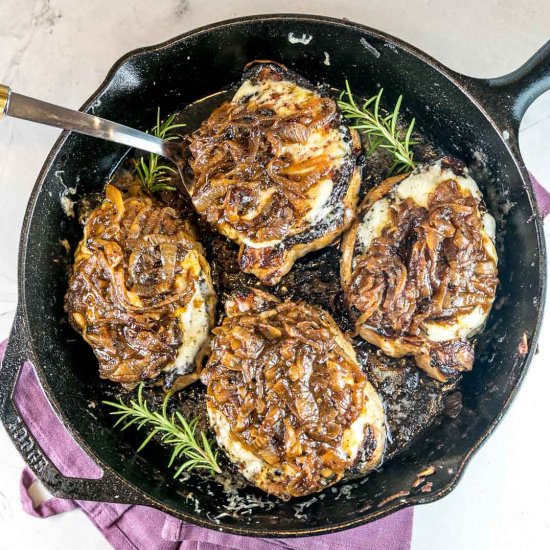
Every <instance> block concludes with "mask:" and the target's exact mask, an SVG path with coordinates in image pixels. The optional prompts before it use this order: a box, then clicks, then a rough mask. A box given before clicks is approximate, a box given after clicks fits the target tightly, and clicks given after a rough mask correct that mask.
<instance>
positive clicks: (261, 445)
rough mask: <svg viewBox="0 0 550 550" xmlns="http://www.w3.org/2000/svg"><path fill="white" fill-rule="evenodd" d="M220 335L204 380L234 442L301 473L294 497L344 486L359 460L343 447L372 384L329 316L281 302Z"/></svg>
mask: <svg viewBox="0 0 550 550" xmlns="http://www.w3.org/2000/svg"><path fill="white" fill-rule="evenodd" d="M331 323H332V324H331ZM214 334H215V337H214V340H213V343H212V354H211V356H210V359H209V362H208V364H207V366H206V368H205V369H204V370H203V374H202V380H203V382H205V383H206V384H207V385H208V399H209V402H210V405H209V406H214V407H215V408H216V409H217V410H218V411H220V412H222V413H223V415H224V416H225V418H226V419H227V421H228V422H229V425H230V426H231V428H232V431H233V436H234V437H236V438H238V440H239V442H240V443H241V444H242V445H244V446H245V447H246V448H248V449H251V450H252V451H253V452H254V453H255V454H256V455H258V456H261V457H262V458H263V459H264V460H265V461H266V462H268V464H282V465H284V467H285V468H291V469H295V470H296V472H297V474H296V476H293V477H292V480H291V481H289V485H288V486H285V488H284V493H285V494H286V495H300V494H308V493H310V492H313V491H316V490H320V489H321V488H322V486H323V484H325V485H326V484H327V483H328V482H327V478H328V479H330V480H333V479H339V478H340V477H341V476H342V475H343V473H344V471H345V470H346V469H347V468H349V467H350V465H351V463H352V462H353V460H354V458H353V457H350V456H347V455H346V454H345V453H343V451H342V450H341V446H342V441H343V434H344V431H345V430H346V429H347V428H349V427H350V425H351V424H352V423H353V422H354V421H355V420H356V419H357V418H358V416H359V414H360V413H361V411H362V410H363V406H364V399H365V393H364V392H365V384H367V382H366V377H365V375H364V374H363V373H362V372H361V370H360V368H359V366H358V364H357V362H356V360H355V358H351V357H350V356H349V355H348V352H347V351H345V350H344V348H343V347H341V342H339V340H338V338H342V339H343V338H344V337H343V335H341V333H340V331H339V329H338V328H337V327H336V324H335V323H334V321H333V320H332V319H330V320H329V316H328V314H326V313H324V312H322V311H321V310H319V309H318V308H315V307H313V306H310V305H307V304H305V303H300V304H296V303H292V302H285V303H276V304H273V307H272V308H270V309H267V310H265V311H261V312H255V311H250V312H244V313H241V314H236V315H231V316H229V317H226V318H225V319H224V321H223V323H222V324H221V325H220V326H218V327H217V328H216V329H214ZM338 334H339V335H340V336H339V337H338V336H337V335H338ZM237 354H238V357H237ZM327 468H329V469H330V475H328V476H326V475H323V473H322V472H325V473H326V470H327Z"/></svg>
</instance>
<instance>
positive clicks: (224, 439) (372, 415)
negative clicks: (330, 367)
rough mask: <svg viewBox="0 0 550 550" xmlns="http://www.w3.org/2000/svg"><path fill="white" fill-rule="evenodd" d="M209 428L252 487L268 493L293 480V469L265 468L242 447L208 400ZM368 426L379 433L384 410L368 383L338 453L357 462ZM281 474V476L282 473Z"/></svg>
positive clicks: (268, 465) (287, 467)
mask: <svg viewBox="0 0 550 550" xmlns="http://www.w3.org/2000/svg"><path fill="white" fill-rule="evenodd" d="M207 410H208V416H209V419H210V425H211V426H212V428H213V430H214V433H215V434H216V441H217V442H218V445H219V446H220V447H221V448H222V449H224V450H225V452H226V453H227V455H228V456H229V458H230V460H231V461H232V462H233V463H234V464H235V465H236V466H237V467H238V469H239V472H240V473H241V474H242V475H243V476H244V477H245V478H246V479H248V480H249V481H250V482H251V483H253V484H255V485H257V486H258V487H260V488H262V489H264V490H268V488H269V485H270V484H271V483H273V482H275V483H277V482H283V481H284V477H286V476H289V477H292V475H293V473H294V471H293V467H292V465H290V464H287V463H275V464H268V463H267V462H266V461H265V460H264V459H263V458H261V457H260V456H258V455H256V454H255V453H254V452H252V451H251V450H250V449H248V448H247V447H245V446H244V445H243V444H242V443H241V442H240V441H239V440H238V439H237V438H236V437H235V436H234V435H233V433H232V431H231V426H230V424H229V422H228V420H227V418H226V417H225V415H224V414H223V413H222V412H221V411H220V410H219V409H217V408H216V407H214V406H213V404H212V402H211V401H210V400H209V401H208V403H207ZM368 425H370V426H374V427H376V428H378V429H381V428H382V427H383V426H384V408H383V406H382V402H381V401H380V398H379V397H378V394H377V393H376V392H375V391H374V389H373V388H372V386H371V385H370V383H367V384H366V385H365V404H364V406H363V409H362V410H361V413H360V414H359V416H358V417H357V418H356V419H355V421H354V422H353V423H352V424H351V426H349V427H348V428H346V429H345V430H344V433H343V434H342V442H341V444H340V449H341V450H342V452H344V453H345V454H346V455H347V456H348V457H349V458H350V459H351V460H352V461H353V460H355V459H356V458H357V456H358V455H359V452H360V450H361V448H362V446H363V443H364V440H365V428H366V427H367V426H368ZM281 472H282V473H281Z"/></svg>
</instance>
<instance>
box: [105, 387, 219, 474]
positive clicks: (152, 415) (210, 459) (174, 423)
mask: <svg viewBox="0 0 550 550" xmlns="http://www.w3.org/2000/svg"><path fill="white" fill-rule="evenodd" d="M169 399H170V394H168V395H167V396H166V398H165V399H164V401H163V403H162V409H161V411H160V412H158V411H151V410H150V409H149V407H148V405H147V402H146V401H145V399H144V397H143V383H142V384H140V385H139V387H138V393H137V400H134V399H132V400H131V401H130V405H126V404H124V403H123V402H122V401H120V400H119V402H118V403H115V402H112V401H103V403H104V404H105V405H109V406H110V407H113V409H115V410H113V411H111V413H110V414H111V415H114V416H117V417H118V418H117V421H116V422H115V426H119V425H121V424H123V425H122V428H121V429H122V430H125V429H126V428H129V427H130V426H135V428H136V429H137V430H141V429H142V428H145V429H149V430H150V431H149V433H148V434H147V437H146V438H145V439H144V441H143V443H142V444H141V445H140V446H139V448H138V450H137V452H140V451H141V450H142V449H143V448H144V447H145V446H146V445H147V444H148V443H149V442H150V441H151V439H153V437H154V436H155V435H157V434H159V435H160V436H161V441H162V442H163V443H164V444H165V445H168V446H169V447H172V454H171V457H170V461H169V463H168V466H169V467H172V465H173V464H174V463H175V461H176V460H179V459H180V458H185V459H186V460H185V462H183V464H181V465H180V466H179V467H178V469H177V470H176V473H175V474H174V478H177V477H179V476H180V475H181V474H182V473H183V472H186V471H187V472H188V471H191V470H194V469H200V470H206V471H209V472H210V473H212V474H213V473H221V469H220V466H219V465H218V461H217V458H218V453H217V451H216V452H214V451H213V450H212V444H213V442H212V441H211V440H209V439H208V438H207V437H206V434H205V433H204V432H203V431H202V430H199V429H198V427H197V424H198V421H199V419H198V418H193V419H192V420H190V421H189V422H188V421H187V420H186V419H185V418H184V417H183V416H182V414H181V413H180V412H179V411H176V412H175V414H174V413H172V414H171V415H168V400H169ZM197 432H198V439H197Z"/></svg>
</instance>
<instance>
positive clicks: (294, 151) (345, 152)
mask: <svg viewBox="0 0 550 550" xmlns="http://www.w3.org/2000/svg"><path fill="white" fill-rule="evenodd" d="M318 95H319V94H318V93H317V92H315V91H313V90H308V89H306V88H303V87H301V86H298V85H296V84H295V83H294V82H290V81H287V80H282V81H275V80H263V81H261V82H258V83H256V84H254V83H252V82H251V81H250V80H246V81H245V82H243V83H242V84H241V86H240V87H239V89H238V90H237V92H236V93H235V95H234V96H233V100H232V101H233V102H234V103H245V102H248V101H253V102H255V103H257V104H258V105H266V106H267V105H269V107H270V108H271V109H273V110H274V111H275V112H276V113H277V114H278V115H281V116H288V115H292V114H293V113H296V112H297V111H298V110H300V109H301V106H302V105H303V104H304V103H306V102H307V101H309V100H311V99H313V98H315V97H318ZM344 135H345V129H344V128H329V129H326V128H321V129H317V130H315V131H313V132H310V134H309V136H308V139H307V141H306V143H283V144H282V147H281V155H282V156H286V157H288V158H290V159H291V161H292V162H293V163H302V162H306V161H308V160H312V159H315V158H319V157H321V156H327V157H328V158H330V159H331V163H332V166H333V169H334V170H335V171H337V170H338V169H339V168H340V167H341V166H342V164H343V163H344V162H345V160H346V158H347V157H348V156H349V155H350V153H351V144H350V143H349V142H348V141H345V140H344V139H343V138H344ZM333 188H334V182H333V181H332V180H331V179H328V178H326V179H323V180H320V181H319V182H318V183H317V184H316V185H315V186H314V187H312V188H311V189H310V190H309V191H308V193H307V198H308V202H309V206H310V209H309V211H308V212H307V213H306V215H305V217H304V218H305V220H306V221H307V222H308V223H310V224H312V225H313V224H315V223H316V222H318V221H320V220H323V219H325V218H326V217H327V216H328V215H330V210H331V209H330V205H329V202H330V196H331V194H332V190H333ZM282 240H283V239H278V240H270V241H256V240H252V239H250V238H247V237H242V242H243V243H244V244H246V246H249V247H250V248H271V247H273V246H276V245H277V244H279V243H280V242H282Z"/></svg>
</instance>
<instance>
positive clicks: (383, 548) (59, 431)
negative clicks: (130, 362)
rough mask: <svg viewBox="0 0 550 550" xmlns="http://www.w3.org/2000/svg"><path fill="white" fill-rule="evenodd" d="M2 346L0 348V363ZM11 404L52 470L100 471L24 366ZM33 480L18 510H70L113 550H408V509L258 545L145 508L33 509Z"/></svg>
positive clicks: (56, 503) (43, 513) (47, 504)
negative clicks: (324, 532) (358, 524)
mask: <svg viewBox="0 0 550 550" xmlns="http://www.w3.org/2000/svg"><path fill="white" fill-rule="evenodd" d="M5 348H6V342H4V343H2V344H0V360H1V358H2V357H3V355H4V351H5ZM14 400H15V404H16V406H17V409H18V410H19V412H20V414H21V416H22V417H23V419H24V420H25V422H26V423H27V425H28V427H29V429H30V431H31V432H32V433H33V435H34V437H35V438H36V440H37V441H38V443H39V444H40V446H41V448H42V450H43V451H44V453H46V454H47V455H48V457H49V458H50V459H51V461H52V462H53V463H54V464H55V465H56V466H57V468H58V469H59V470H60V471H61V472H62V473H63V474H64V475H67V476H72V477H93V478H97V477H100V475H101V470H100V469H99V468H98V466H97V465H96V464H94V462H93V461H92V460H91V459H90V457H89V456H88V455H86V453H84V451H82V449H81V448H80V447H79V446H78V444H77V443H76V442H75V441H74V439H73V438H72V437H71V436H70V434H69V433H68V432H67V431H66V430H65V428H64V427H63V425H62V424H61V422H60V421H59V419H58V417H57V416H56V415H55V413H54V411H53V410H52V408H51V406H50V404H49V403H48V400H47V399H46V396H45V395H44V392H43V391H42V388H41V386H40V383H39V382H38V379H37V377H36V374H35V372H34V368H33V366H32V365H31V363H29V362H28V361H27V362H26V363H25V364H24V365H23V367H22V369H21V374H20V377H19V380H18V382H17V385H16V389H15V393H14ZM35 480H36V477H35V476H34V474H33V473H32V472H31V471H30V470H29V469H28V468H25V470H24V471H23V474H22V477H21V503H22V505H23V509H24V510H25V511H26V512H27V513H29V514H31V515H33V516H35V517H40V518H47V517H49V516H53V515H57V514H61V513H63V512H67V511H69V510H74V509H75V508H80V509H81V510H83V511H84V512H85V513H86V514H87V515H88V517H89V518H90V520H91V521H92V522H93V523H94V525H95V526H96V527H97V528H98V529H99V530H100V531H101V532H102V533H103V535H104V536H105V538H106V539H107V540H108V541H109V542H110V543H111V544H112V545H113V546H114V547H115V548H116V549H117V550H130V549H131V550H136V549H137V550H142V549H143V550H175V549H182V550H222V549H231V548H235V549H238V550H278V549H285V550H309V549H316V550H408V549H409V548H410V541H411V534H412V519H413V511H412V508H407V509H405V510H401V511H399V512H397V513H395V514H393V515H391V516H388V517H386V518H383V519H381V520H378V521H376V522H374V523H370V524H369V525H365V526H362V527H357V528H355V529H349V530H347V531H344V532H340V533H334V534H331V535H320V536H317V537H307V538H306V537H304V538H296V539H257V538H250V537H240V536H236V535H229V534H226V533H220V532H219V531H212V530H209V529H204V528H202V527H197V526H195V525H190V524H188V523H185V522H183V521H181V520H179V519H177V518H175V517H173V516H170V515H168V514H165V513H164V512H161V511H159V510H156V509H154V508H149V507H147V506H132V505H126V504H110V503H103V502H101V503H98V502H88V501H73V500H63V499H59V498H51V499H48V500H45V501H44V502H42V503H41V504H39V505H38V506H36V507H33V504H32V500H31V497H30V495H29V493H28V489H29V488H30V486H31V485H32V484H33V483H34V481H35Z"/></svg>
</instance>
